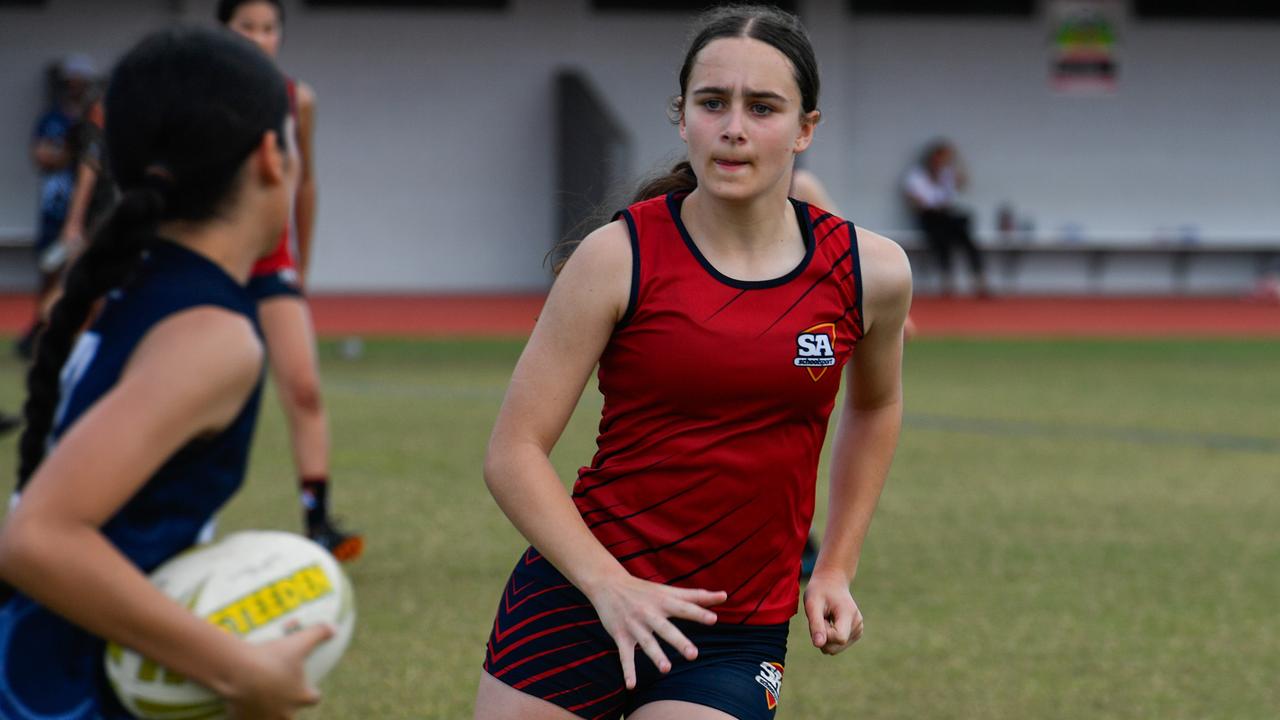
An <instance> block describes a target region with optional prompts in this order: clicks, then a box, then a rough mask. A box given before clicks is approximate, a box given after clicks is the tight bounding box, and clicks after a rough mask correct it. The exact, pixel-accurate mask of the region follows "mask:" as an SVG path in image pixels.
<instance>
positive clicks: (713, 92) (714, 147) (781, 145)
mask: <svg viewBox="0 0 1280 720" xmlns="http://www.w3.org/2000/svg"><path fill="white" fill-rule="evenodd" d="M818 116H819V114H818V111H816V110H814V111H813V112H810V113H805V112H804V111H803V110H802V108H801V98H800V87H799V86H798V85H797V84H796V79H795V71H794V69H793V68H792V66H791V61H790V60H789V59H787V56H786V55H783V54H782V53H781V52H780V51H779V50H778V49H777V48H774V47H773V46H772V45H769V44H768V43H764V42H761V41H759V40H755V39H753V38H720V39H718V40H713V41H711V42H710V43H708V44H707V46H706V47H704V48H703V49H702V50H701V51H700V52H699V53H698V56H697V58H696V60H695V61H694V65H693V70H692V71H691V72H690V73H689V81H688V87H687V89H686V93H685V96H684V98H683V112H682V113H681V117H680V137H681V138H683V139H684V141H685V142H686V143H687V144H688V146H689V162H690V163H691V164H692V165H693V171H694V174H696V175H697V176H698V187H699V188H701V189H704V190H706V191H708V192H710V193H711V194H712V195H714V196H716V197H721V198H724V199H728V200H746V199H751V198H754V197H758V196H760V195H763V194H766V193H769V192H771V191H779V192H781V193H782V194H783V195H785V194H786V191H787V189H788V188H789V187H790V184H791V170H792V166H793V164H794V162H795V156H796V154H798V153H800V152H803V151H804V149H805V148H807V147H809V143H810V142H811V141H812V139H813V129H814V126H815V125H816V124H817V122H818Z"/></svg>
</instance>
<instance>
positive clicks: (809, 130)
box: [792, 110, 822, 154]
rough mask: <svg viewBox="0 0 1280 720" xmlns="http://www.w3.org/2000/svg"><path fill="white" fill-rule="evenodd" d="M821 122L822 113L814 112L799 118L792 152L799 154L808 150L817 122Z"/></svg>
mask: <svg viewBox="0 0 1280 720" xmlns="http://www.w3.org/2000/svg"><path fill="white" fill-rule="evenodd" d="M820 120H822V112H821V111H819V110H814V111H813V112H807V113H804V114H802V115H801V116H800V132H799V133H798V134H797V135H796V142H795V145H794V147H793V148H792V152H795V153H796V154H800V153H802V152H804V151H805V150H807V149H808V148H809V145H810V144H811V143H812V142H813V132H814V130H816V129H817V128H818V122H819V121H820Z"/></svg>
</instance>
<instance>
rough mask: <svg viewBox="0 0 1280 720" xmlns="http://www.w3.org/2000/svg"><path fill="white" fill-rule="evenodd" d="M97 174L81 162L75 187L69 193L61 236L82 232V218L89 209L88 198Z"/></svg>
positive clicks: (73, 235) (76, 235) (76, 234)
mask: <svg viewBox="0 0 1280 720" xmlns="http://www.w3.org/2000/svg"><path fill="white" fill-rule="evenodd" d="M97 179H98V174H97V173H96V172H95V171H94V169H93V168H91V167H89V166H88V165H86V164H84V163H81V164H80V169H79V170H78V171H77V173H76V187H75V191H74V192H72V194H71V204H70V205H69V206H68V207H67V219H66V221H65V222H64V223H63V225H62V235H63V237H80V236H81V235H83V234H84V219H85V215H86V213H87V212H88V210H89V198H90V197H91V196H92V195H93V185H94V183H95V182H97Z"/></svg>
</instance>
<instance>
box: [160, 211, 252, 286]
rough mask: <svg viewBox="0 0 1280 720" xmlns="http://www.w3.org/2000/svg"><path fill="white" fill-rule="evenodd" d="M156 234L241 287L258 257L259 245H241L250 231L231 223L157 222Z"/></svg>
mask: <svg viewBox="0 0 1280 720" xmlns="http://www.w3.org/2000/svg"><path fill="white" fill-rule="evenodd" d="M159 232H160V235H161V236H162V237H165V238H168V239H169V240H172V241H173V242H175V243H177V244H179V245H181V246H183V247H185V248H187V249H188V250H191V251H192V252H195V253H199V254H200V255H203V256H204V257H205V258H207V259H208V260H209V261H210V262H212V263H213V264H215V265H217V266H218V267H220V268H222V269H223V271H225V272H226V273H227V274H228V275H230V276H231V277H233V278H235V280H236V282H238V283H240V284H241V285H243V284H245V283H247V282H249V272H250V270H252V269H253V264H254V262H256V261H257V259H258V257H259V255H260V254H261V253H259V252H258V246H260V245H261V244H262V243H256V244H254V243H246V242H245V238H246V237H249V236H250V235H252V234H253V231H252V230H249V229H246V228H242V227H239V226H238V225H237V224H236V223H234V222H223V221H218V220H213V221H209V222H203V223H191V222H186V221H183V220H174V221H170V222H166V223H161V224H160V227H159ZM259 232H260V231H259Z"/></svg>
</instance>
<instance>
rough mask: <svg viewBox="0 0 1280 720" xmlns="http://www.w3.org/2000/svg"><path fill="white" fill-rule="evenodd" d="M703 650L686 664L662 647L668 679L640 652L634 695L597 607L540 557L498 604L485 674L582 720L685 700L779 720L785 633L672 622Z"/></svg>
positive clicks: (518, 574)
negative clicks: (626, 682) (776, 713)
mask: <svg viewBox="0 0 1280 720" xmlns="http://www.w3.org/2000/svg"><path fill="white" fill-rule="evenodd" d="M673 622H674V623H675V625H676V626H677V627H679V628H680V631H681V632H683V633H684V634H685V636H686V637H688V638H689V639H690V640H691V641H693V643H694V645H697V647H698V657H697V659H695V660H693V661H692V662H691V661H688V660H685V659H684V658H683V657H681V656H680V654H679V653H677V652H676V651H675V649H674V648H672V647H671V646H670V645H668V644H667V643H666V642H663V641H660V642H661V645H662V649H663V651H664V652H665V653H666V655H667V657H668V658H669V659H670V660H671V666H672V667H671V670H670V672H668V673H667V674H666V675H663V674H661V673H659V672H658V669H657V667H655V666H654V664H653V662H652V661H650V660H649V658H648V656H646V655H645V654H644V652H643V651H642V650H640V649H639V648H637V649H636V688H635V690H631V691H628V690H627V689H626V685H625V683H624V680H623V677H622V665H621V663H620V662H619V660H618V650H617V646H616V645H615V643H614V642H613V639H612V638H611V637H609V634H608V633H607V632H605V630H604V627H603V626H602V625H601V624H600V617H599V616H598V615H597V614H596V611H595V609H594V608H593V607H592V606H591V602H590V601H589V600H587V597H586V596H585V595H583V594H582V593H581V592H580V591H578V589H577V588H575V587H574V586H573V585H572V584H571V583H570V582H569V581H568V580H567V579H566V578H565V577H564V576H563V575H561V574H560V572H559V571H557V570H556V569H555V567H553V566H552V565H551V563H550V562H548V561H547V560H546V559H545V558H543V557H542V556H541V554H539V553H538V551H537V550H535V549H533V548H530V549H529V550H528V551H527V552H526V553H525V554H524V556H523V557H521V558H520V561H519V562H517V563H516V568H515V570H514V571H513V572H512V573H511V579H510V580H509V581H508V583H507V586H506V588H505V589H504V590H503V593H502V598H501V600H500V601H499V603H498V613H497V618H496V619H495V620H494V624H493V632H492V633H490V635H489V644H488V646H487V648H486V652H485V662H484V669H485V672H487V673H489V674H490V675H492V676H493V677H494V678H496V679H498V680H500V681H502V682H503V683H505V684H507V685H509V686H511V687H513V688H515V689H516V690H519V691H521V692H523V693H527V694H529V695H532V696H534V697H538V698H542V699H543V700H546V701H548V702H551V703H554V704H556V705H558V706H560V707H562V708H564V709H565V710H568V711H569V712H571V713H573V714H574V715H577V716H578V717H581V718H590V719H592V720H615V719H616V718H620V717H622V716H624V715H630V714H631V713H632V712H633V711H634V710H635V709H636V708H638V707H640V706H641V705H644V704H646V703H651V702H655V701H658V700H682V701H685V702H690V703H695V704H698V705H705V706H708V707H712V708H715V709H717V710H720V711H722V712H725V713H728V714H729V715H732V716H733V717H735V718H739V720H772V719H773V717H774V714H775V712H776V708H777V704H778V699H779V695H780V692H781V684H782V672H783V664H784V662H785V660H786V654H787V624H786V623H782V624H779V625H711V626H707V625H700V624H698V623H692V622H686V621H683V620H674V621H673Z"/></svg>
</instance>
